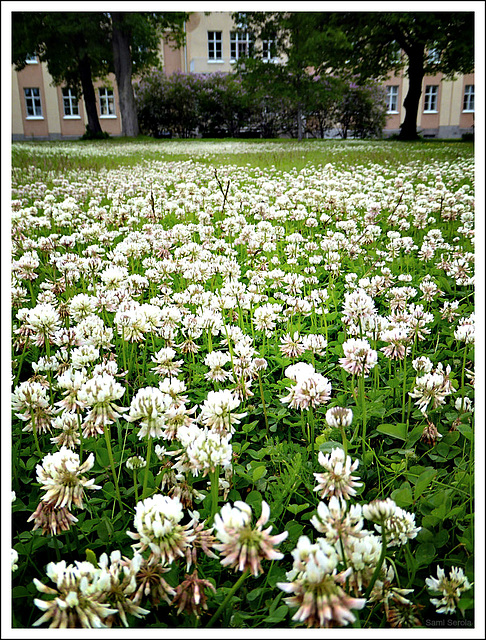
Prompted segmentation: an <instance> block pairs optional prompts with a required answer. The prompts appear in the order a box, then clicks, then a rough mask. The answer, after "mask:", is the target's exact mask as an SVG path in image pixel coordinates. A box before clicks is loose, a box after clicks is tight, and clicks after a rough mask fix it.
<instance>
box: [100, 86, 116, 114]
mask: <svg viewBox="0 0 486 640" xmlns="http://www.w3.org/2000/svg"><path fill="white" fill-rule="evenodd" d="M98 91H99V94H100V116H101V117H102V118H103V117H104V118H110V117H111V118H115V117H116V115H115V96H114V95H113V89H107V88H106V87H103V88H101V89H98Z"/></svg>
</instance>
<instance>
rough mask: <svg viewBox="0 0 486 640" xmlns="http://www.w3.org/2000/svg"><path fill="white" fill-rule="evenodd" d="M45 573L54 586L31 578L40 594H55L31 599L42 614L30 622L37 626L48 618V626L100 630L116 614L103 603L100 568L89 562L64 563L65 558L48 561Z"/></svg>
mask: <svg viewBox="0 0 486 640" xmlns="http://www.w3.org/2000/svg"><path fill="white" fill-rule="evenodd" d="M46 573H47V576H48V577H49V578H50V580H51V581H52V582H53V583H54V584H55V585H56V588H55V589H53V588H51V587H48V586H46V585H44V584H43V583H42V582H41V581H40V580H38V579H37V578H34V584H35V586H36V587H37V589H38V590H39V591H40V592H41V593H45V594H47V595H54V596H55V598H54V599H51V600H41V599H39V598H35V599H34V604H35V606H36V607H38V608H39V609H40V610H41V611H44V612H45V613H44V615H43V616H42V617H41V618H39V619H38V620H36V622H34V623H33V626H34V627H37V626H39V625H41V624H43V623H44V622H49V621H50V625H49V627H50V628H61V629H66V628H76V627H82V628H87V629H103V628H106V627H107V626H108V625H106V624H105V623H104V620H106V618H108V616H111V615H114V614H117V613H118V609H115V608H112V607H110V606H109V605H108V604H106V603H105V599H106V594H105V593H104V590H103V584H102V582H101V580H100V578H101V576H100V570H99V569H98V568H97V567H94V566H93V565H92V564H91V563H90V562H78V561H76V562H75V565H66V562H65V560H62V561H61V562H57V563H54V562H51V563H49V564H48V565H47V568H46Z"/></svg>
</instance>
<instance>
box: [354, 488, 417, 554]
mask: <svg viewBox="0 0 486 640" xmlns="http://www.w3.org/2000/svg"><path fill="white" fill-rule="evenodd" d="M363 515H364V517H365V518H367V519H368V520H372V521H373V522H375V523H379V524H375V529H376V530H377V531H378V533H380V534H381V533H382V532H384V533H385V535H386V541H387V546H388V547H398V546H401V545H404V544H406V543H407V542H408V541H409V540H410V539H412V538H415V537H416V536H417V534H418V532H419V531H420V529H421V527H416V526H415V515H414V514H412V513H409V512H408V511H404V510H403V509H402V508H401V507H399V506H397V504H396V503H395V502H394V501H393V500H392V499H391V498H387V499H386V500H374V501H373V502H371V503H370V504H368V505H363Z"/></svg>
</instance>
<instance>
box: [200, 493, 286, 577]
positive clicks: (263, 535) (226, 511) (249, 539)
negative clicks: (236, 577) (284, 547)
mask: <svg viewBox="0 0 486 640" xmlns="http://www.w3.org/2000/svg"><path fill="white" fill-rule="evenodd" d="M269 518H270V507H269V506H268V504H267V503H266V502H265V501H263V502H262V513H261V516H260V518H259V519H258V520H257V522H256V524H255V527H252V525H251V519H252V510H251V507H250V506H249V505H247V504H246V503H245V502H241V501H236V502H235V503H234V505H233V506H231V504H230V503H226V504H225V505H224V506H223V507H222V509H221V511H220V513H217V514H216V515H215V517H214V529H215V536H216V538H218V540H219V541H220V542H218V543H215V544H214V545H213V547H214V549H216V550H217V551H219V552H220V553H221V555H222V556H223V558H222V560H221V564H222V565H223V566H228V567H231V568H234V569H237V570H239V571H246V570H248V571H250V572H251V573H252V574H253V575H254V576H258V575H260V573H261V572H262V566H261V562H262V560H264V559H267V560H280V559H281V558H283V554H282V553H280V552H278V551H276V550H275V547H276V546H277V545H279V544H280V543H281V542H282V541H283V540H285V538H286V537H287V536H288V531H284V532H283V533H280V534H278V535H276V536H272V535H270V532H271V530H272V527H271V526H270V527H268V528H267V529H263V527H264V525H266V524H267V522H268V520H269Z"/></svg>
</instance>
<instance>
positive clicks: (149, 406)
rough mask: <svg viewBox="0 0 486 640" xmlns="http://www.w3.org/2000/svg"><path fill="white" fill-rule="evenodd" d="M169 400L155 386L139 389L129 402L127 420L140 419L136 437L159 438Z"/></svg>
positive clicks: (161, 433)
mask: <svg viewBox="0 0 486 640" xmlns="http://www.w3.org/2000/svg"><path fill="white" fill-rule="evenodd" d="M168 406H169V402H168V400H167V397H166V395H165V394H163V393H162V391H160V389H158V388H157V387H143V388H142V389H139V390H138V391H137V393H136V395H135V396H134V397H133V398H132V401H131V403H130V411H129V414H128V416H126V420H127V421H128V422H136V421H140V431H139V432H138V437H139V438H140V439H142V438H145V437H147V436H148V437H150V438H161V437H162V436H163V433H164V427H165V412H166V410H167V408H168Z"/></svg>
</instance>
